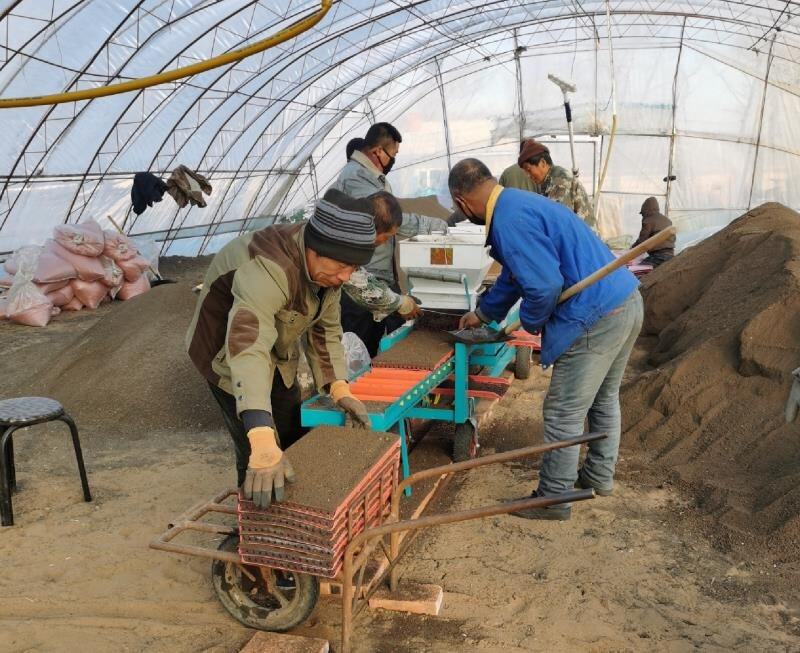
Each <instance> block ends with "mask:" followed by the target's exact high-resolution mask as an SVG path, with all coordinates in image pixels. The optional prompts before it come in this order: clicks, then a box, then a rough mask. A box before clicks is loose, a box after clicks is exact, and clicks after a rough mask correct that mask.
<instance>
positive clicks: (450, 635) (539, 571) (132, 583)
mask: <svg viewBox="0 0 800 653" xmlns="http://www.w3.org/2000/svg"><path fill="white" fill-rule="evenodd" d="M546 382H547V379H546V377H543V375H541V374H539V373H537V374H534V375H533V377H532V379H531V380H530V381H528V382H527V383H526V384H522V383H517V384H515V386H513V387H512V390H511V393H510V394H509V395H507V396H506V398H505V399H504V401H502V402H500V404H498V406H497V407H496V409H495V411H494V413H493V415H492V418H491V421H490V423H489V424H488V425H487V427H486V428H485V429H484V430H483V431H482V434H483V441H484V445H485V447H486V448H487V449H489V450H490V449H497V450H503V449H508V448H513V447H515V446H519V445H522V444H526V443H528V442H529V441H530V438H531V437H532V436H533V437H538V436H536V434H537V430H538V427H539V425H538V424H537V421H536V418H535V415H536V414H537V411H538V409H539V407H540V404H541V396H542V391H543V388H544V387H546ZM512 428H513V430H510V429H512ZM434 435H435V433H434ZM435 442H436V441H435V440H433V444H435ZM84 446H85V449H86V451H87V462H88V465H89V469H90V474H91V483H92V488H93V490H94V493H95V496H96V501H95V502H93V503H90V504H86V503H82V502H81V501H80V488H79V484H78V479H77V474H76V473H75V471H74V467H73V461H72V459H71V457H70V451H69V449H68V448H67V444H66V438H59V437H57V432H56V431H52V432H48V433H47V434H46V435H45V433H43V432H42V431H38V432H31V433H28V434H24V435H22V436H20V437H19V439H18V444H17V452H18V458H19V480H20V493H19V494H18V495H16V497H15V509H16V515H17V526H15V527H14V528H9V529H4V530H3V531H2V532H0V554H2V556H3V560H4V563H5V564H4V569H3V574H2V575H0V596H2V597H3V598H0V650H2V651H14V652H17V651H19V652H21V651H75V650H81V651H83V652H85V653H90V652H94V651H98V652H100V651H109V650H116V651H156V652H158V651H164V652H166V651H170V652H182V651H186V652H187V653H188V652H194V651H220V652H221V651H226V652H227V651H231V652H233V651H237V650H238V649H239V648H240V647H241V646H242V645H243V643H244V642H245V641H247V639H248V637H249V635H250V633H249V631H247V630H246V629H245V628H243V627H241V626H239V625H238V624H237V622H235V621H234V620H233V619H231V618H230V617H228V616H227V613H225V612H224V610H223V609H222V607H221V606H220V604H219V603H218V602H217V600H216V599H215V597H214V596H213V594H212V589H211V584H210V582H209V576H208V563H206V562H204V561H202V560H198V559H192V558H183V557H180V556H173V555H171V554H166V553H161V552H157V551H152V550H150V549H148V548H147V542H148V541H149V540H150V539H151V538H152V537H153V536H154V535H155V534H157V532H159V531H160V530H161V529H163V528H164V527H165V525H166V524H167V523H168V522H169V521H170V519H172V518H173V517H175V516H176V515H177V514H179V513H180V512H182V511H183V510H184V509H185V508H187V507H188V506H189V505H190V504H192V503H194V502H195V501H196V500H198V499H199V498H203V497H206V496H210V495H212V494H213V493H214V492H216V491H217V490H218V489H220V488H222V487H224V486H225V485H226V484H227V483H228V482H229V481H230V478H231V475H232V471H231V467H232V460H231V456H230V455H229V452H228V448H227V442H226V440H225V438H224V437H223V434H222V433H221V432H206V433H192V434H189V433H172V434H168V433H163V434H148V435H147V437H142V438H141V439H138V440H131V439H125V440H123V441H116V442H114V441H110V440H109V438H108V434H97V433H91V432H89V433H86V434H85V435H84ZM431 446H433V445H431ZM34 453H35V455H34ZM622 469H623V473H622V474H621V476H622V482H621V483H620V489H619V492H618V494H617V495H615V496H614V497H612V498H598V499H595V500H594V501H592V502H590V503H584V504H581V505H579V506H576V508H575V510H574V515H573V519H572V520H571V521H570V522H567V523H535V522H527V521H522V520H518V519H515V518H513V517H497V518H491V519H489V520H486V521H484V522H472V523H466V524H461V525H455V526H450V527H444V528H441V529H439V530H437V531H429V532H428V533H427V534H426V535H424V536H423V537H422V538H420V539H419V540H418V543H417V544H416V545H415V549H414V557H413V559H408V560H407V562H406V563H405V564H404V577H405V578H406V579H409V580H414V581H420V582H435V583H439V584H441V585H442V586H443V587H444V588H445V602H444V609H443V612H442V615H441V617H439V618H435V619H434V618H425V617H414V616H403V615H394V614H390V613H381V612H378V613H368V614H367V615H366V616H363V617H362V618H360V619H359V621H358V622H357V625H356V633H355V634H356V640H355V643H356V650H357V651H361V652H363V653H367V652H383V651H386V652H389V651H408V652H411V651H442V652H444V651H454V650H478V651H540V650H541V651H571V650H585V651H598V652H599V651H603V652H611V651H689V650H704V651H723V650H724V651H728V650H740V651H784V650H785V651H791V650H800V639H799V638H798V634H800V626H799V624H800V622H799V621H798V609H797V608H798V604H797V603H796V590H795V591H794V592H793V591H792V590H791V589H790V588H791V587H793V586H796V585H797V583H796V582H793V581H794V580H796V579H794V578H787V577H786V576H785V575H782V570H780V569H776V568H772V567H769V568H766V567H764V566H763V565H760V564H759V563H757V562H754V561H750V562H748V561H736V560H733V559H730V558H727V557H725V556H724V555H722V554H720V553H718V552H716V551H714V550H713V549H711V547H710V546H709V545H708V544H707V543H706V542H705V540H704V539H703V538H702V537H701V536H700V535H699V534H698V531H697V529H696V528H694V527H693V522H692V521H691V520H690V519H683V518H682V516H681V513H682V512H685V511H686V509H687V508H686V506H685V505H684V503H683V502H682V501H681V500H680V499H679V498H678V497H677V496H676V495H675V494H674V493H673V491H672V490H671V489H670V488H669V486H662V487H657V486H656V485H653V484H648V483H647V482H646V478H647V474H646V473H644V472H643V470H642V468H641V467H639V466H638V463H637V461H633V460H629V459H623V462H622ZM534 476H535V469H534V468H533V467H532V466H531V465H529V464H514V465H507V466H498V467H491V468H486V469H484V470H481V471H479V472H473V473H471V474H469V475H468V476H465V477H464V478H463V479H462V480H461V481H460V483H459V484H454V485H451V486H450V488H449V491H448V493H447V494H446V495H445V496H443V497H442V499H441V500H440V501H439V502H438V505H437V506H436V507H435V510H447V509H457V508H463V507H469V506H476V505H480V504H485V503H489V502H494V501H502V500H504V499H510V498H515V497H518V496H521V495H524V494H526V493H527V492H528V491H529V490H530V488H531V486H532V478H533V477H534ZM338 623H339V617H338V610H337V605H336V601H335V600H334V599H326V600H323V601H321V603H320V606H319V608H318V610H317V612H316V613H315V614H314V615H313V616H312V618H311V619H310V620H309V622H308V623H307V624H306V625H305V626H304V627H302V628H300V629H299V632H303V633H308V634H315V635H321V636H325V637H329V638H330V639H331V640H332V642H336V640H337V638H338Z"/></svg>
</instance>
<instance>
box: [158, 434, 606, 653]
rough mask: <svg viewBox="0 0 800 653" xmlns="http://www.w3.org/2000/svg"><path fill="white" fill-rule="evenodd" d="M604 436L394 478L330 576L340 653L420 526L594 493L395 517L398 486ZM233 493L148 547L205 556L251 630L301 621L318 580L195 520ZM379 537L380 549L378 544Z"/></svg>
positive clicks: (184, 518) (232, 531) (200, 508)
mask: <svg viewBox="0 0 800 653" xmlns="http://www.w3.org/2000/svg"><path fill="white" fill-rule="evenodd" d="M605 437H606V436H605V434H601V433H588V434H584V435H581V436H578V437H575V438H570V439H567V440H562V441H560V442H552V443H547V444H542V445H537V446H532V447H524V448H522V449H514V450H511V451H507V452H504V453H499V454H493V455H490V456H483V457H481V458H475V459H473V460H467V461H464V462H460V463H453V464H450V465H442V466H440V467H433V468H430V469H426V470H422V471H420V472H416V473H414V474H411V475H410V476H408V477H407V478H405V479H403V480H402V481H400V482H399V483H398V484H397V485H396V486H395V487H394V490H393V492H392V495H391V507H390V511H389V514H388V516H387V518H386V519H385V520H384V521H383V523H382V524H380V525H378V526H374V527H372V528H368V529H366V530H364V531H363V532H361V533H360V534H358V535H356V536H355V537H354V538H353V539H351V540H350V541H349V543H348V544H347V546H346V548H345V549H344V554H343V558H344V560H343V567H342V570H341V572H340V573H339V574H338V575H337V577H336V578H335V579H334V582H340V583H341V586H342V639H341V649H340V651H341V653H349V651H350V639H351V635H352V623H353V619H354V617H355V616H357V615H358V614H360V612H361V611H362V610H363V609H364V608H365V607H366V605H367V602H368V600H369V598H370V597H371V596H372V594H373V593H374V592H375V591H376V590H377V589H378V588H379V587H380V586H381V584H382V583H384V581H385V580H386V579H387V577H388V579H389V587H390V589H391V590H392V591H394V590H396V588H397V581H398V571H399V570H398V567H397V564H398V562H399V561H400V559H401V558H402V557H403V555H405V553H406V552H407V551H408V550H409V548H410V545H411V543H412V541H413V540H414V537H415V535H416V534H417V533H418V532H419V531H420V530H422V529H424V528H429V527H432V526H440V525H444V524H452V523H457V522H462V521H468V520H472V519H480V518H484V517H492V516H495V515H502V514H507V513H510V512H514V511H517V510H525V509H529V508H538V507H546V506H552V505H557V504H562V503H569V502H574V501H583V500H586V499H592V498H594V491H593V490H575V491H571V492H565V493H563V494H560V495H556V496H549V497H529V498H526V499H520V500H516V501H509V502H504V503H499V504H494V505H490V506H482V507H478V508H471V509H468V510H462V511H458V512H452V513H444V514H438V515H425V516H421V517H418V518H415V519H407V520H401V519H400V499H401V496H402V494H403V491H404V490H405V488H407V487H411V486H412V485H414V484H416V483H418V482H420V481H423V480H425V479H429V478H436V477H442V478H446V477H449V476H450V475H452V474H454V473H456V472H461V471H467V470H472V469H475V468H477V467H482V466H484V465H489V464H493V463H503V462H510V461H512V460H518V459H520V458H525V457H530V456H537V455H541V454H543V453H545V452H547V451H553V450H555V449H563V448H566V447H571V446H576V445H578V446H579V445H581V444H584V443H588V442H593V441H596V440H600V439H603V438H605ZM233 496H237V497H238V490H237V489H228V490H225V491H223V492H221V493H220V494H218V495H217V496H216V497H214V498H212V499H211V500H210V501H204V502H202V503H199V504H197V505H196V506H194V507H192V508H190V509H189V510H187V511H186V512H185V513H184V514H183V515H181V516H180V517H178V518H177V519H176V520H175V521H174V522H173V523H171V524H169V526H168V528H167V530H166V531H165V532H164V533H162V534H161V535H159V536H158V537H157V538H155V539H154V540H153V541H152V542H150V547H151V548H153V549H158V550H161V551H169V552H173V553H182V554H187V555H194V556H200V557H203V558H209V559H211V560H212V562H211V582H212V586H213V588H214V592H215V593H216V595H217V598H218V599H219V600H220V602H221V603H222V605H223V607H224V608H225V609H226V610H227V611H228V612H229V613H230V615H231V616H232V617H234V618H235V619H236V620H237V621H239V622H240V623H242V624H243V625H245V626H247V627H249V628H255V629H257V630H267V631H272V632H284V631H287V630H290V629H292V628H294V627H296V626H298V625H300V624H301V623H303V622H304V621H305V620H306V619H307V618H308V617H309V616H310V615H311V613H312V611H313V610H314V607H315V606H316V603H317V600H318V598H319V593H320V577H319V576H318V575H316V574H314V573H300V572H297V571H291V572H290V571H284V570H280V569H276V568H274V567H271V566H266V565H260V564H252V563H249V562H245V561H244V560H243V558H242V556H241V555H240V554H239V552H238V545H239V533H238V529H237V528H236V527H232V526H227V525H223V524H215V523H212V522H208V521H201V520H202V519H203V517H205V516H206V515H208V514H209V513H218V514H227V515H236V514H237V508H236V505H234V504H232V503H229V502H228V500H229V499H230V497H233ZM186 531H195V532H200V533H207V534H211V535H225V536H226V537H225V538H224V539H223V540H222V542H221V543H220V544H219V546H218V547H217V548H216V549H213V548H210V547H205V546H199V545H194V544H183V543H178V542H175V541H174V540H175V538H176V537H177V536H178V535H180V534H181V533H184V532H186ZM387 536H388V539H389V546H388V547H387V546H386V542H385V540H386V539H387ZM376 552H380V553H382V554H383V555H384V557H385V559H384V560H383V561H382V562H381V564H379V566H378V569H377V571H376V572H375V573H374V575H373V576H372V577H371V579H369V581H368V582H367V584H366V586H365V584H364V575H365V569H366V564H367V562H368V561H369V560H370V559H372V558H373V557H374V554H376ZM356 575H358V578H356ZM326 580H330V579H326Z"/></svg>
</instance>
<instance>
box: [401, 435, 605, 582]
mask: <svg viewBox="0 0 800 653" xmlns="http://www.w3.org/2000/svg"><path fill="white" fill-rule="evenodd" d="M605 437H606V435H605V434H604V433H586V434H584V435H580V436H578V437H577V438H569V439H567V440H562V441H560V442H550V443H546V444H540V445H535V446H532V447H524V448H522V449H513V450H511V451H505V452H502V453H496V454H493V455H491V456H482V457H480V458H473V459H472V460H465V461H464V462H460V463H452V464H450V465H440V466H439V467H431V468H429V469H423V470H421V471H419V472H415V473H414V474H411V476H409V477H408V478H405V479H403V480H402V481H400V482H399V483H398V484H397V487H396V488H395V490H394V493H393V494H392V508H391V513H390V514H389V521H398V520H399V519H400V493H401V492H402V491H403V489H405V486H406V485H414V484H415V483H419V482H420V481H424V480H425V479H428V478H431V477H433V476H449V475H451V474H455V473H456V472H462V471H467V470H470V469H474V468H476V467H483V466H484V465H491V464H495V463H505V462H510V461H512V460H517V459H519V458H526V457H528V456H537V455H539V454H541V453H545V452H547V451H552V450H554V449H563V448H566V447H571V446H573V445H577V444H583V443H585V442H594V441H595V440H602V439H603V438H605ZM399 543H400V539H399V536H398V535H397V534H394V535H392V536H391V538H390V542H389V546H390V550H391V552H392V555H393V556H395V555H397V551H398V547H399ZM390 588H391V590H392V591H395V590H396V589H397V573H396V572H395V573H394V574H393V575H392V577H391V578H390Z"/></svg>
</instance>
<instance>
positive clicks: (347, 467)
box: [239, 426, 400, 578]
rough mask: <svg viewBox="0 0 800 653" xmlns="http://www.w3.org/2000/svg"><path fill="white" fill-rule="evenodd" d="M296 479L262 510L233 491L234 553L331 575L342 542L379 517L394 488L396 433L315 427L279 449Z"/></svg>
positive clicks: (254, 561)
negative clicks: (236, 521) (236, 539)
mask: <svg viewBox="0 0 800 653" xmlns="http://www.w3.org/2000/svg"><path fill="white" fill-rule="evenodd" d="M286 455H287V456H288V458H289V460H290V461H291V463H292V467H293V468H294V470H295V474H296V481H295V482H294V483H287V485H286V494H285V496H284V500H283V501H280V502H274V503H273V504H272V505H271V506H270V507H269V508H267V509H266V510H263V509H261V508H258V507H257V506H256V505H255V504H254V503H253V502H251V501H246V500H244V499H243V498H241V496H240V498H239V537H240V540H239V554H240V555H241V557H242V561H243V562H245V563H247V564H254V565H265V566H267V567H273V568H275V569H283V570H286V571H293V572H301V573H306V574H313V575H315V576H322V577H324V578H334V577H335V576H336V575H337V574H338V573H339V570H340V569H341V567H342V562H343V559H344V550H345V548H346V547H347V544H348V543H349V542H350V541H351V540H352V539H353V538H354V537H355V536H356V535H358V534H359V533H361V532H362V531H364V530H365V529H367V528H372V527H374V526H378V525H380V524H381V523H383V521H384V519H386V517H387V516H388V515H389V511H390V506H391V496H392V491H393V490H394V488H395V487H397V475H398V470H399V466H400V440H399V438H398V437H397V436H396V435H393V434H391V433H383V432H378V431H367V430H364V429H352V428H346V427H341V426H318V427H317V428H315V429H313V430H312V431H310V432H309V433H308V434H307V435H306V436H304V437H303V438H301V439H300V440H299V441H298V442H296V443H295V444H293V445H292V446H291V447H289V448H288V449H287V450H286Z"/></svg>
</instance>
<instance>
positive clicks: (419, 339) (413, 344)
mask: <svg viewBox="0 0 800 653" xmlns="http://www.w3.org/2000/svg"><path fill="white" fill-rule="evenodd" d="M452 351H453V345H452V343H451V342H450V340H449V337H448V334H447V333H445V332H444V331H427V330H416V329H415V330H414V331H412V332H411V333H409V334H408V336H407V337H406V338H404V339H403V340H401V341H400V342H398V343H397V344H396V345H394V346H393V347H392V348H391V349H388V350H387V351H384V352H381V353H380V354H378V355H377V356H376V357H375V358H373V359H372V365H373V367H405V368H411V369H418V370H432V369H433V368H434V367H436V365H437V363H439V361H441V360H442V358H444V357H445V356H446V355H447V354H449V353H452Z"/></svg>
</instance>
